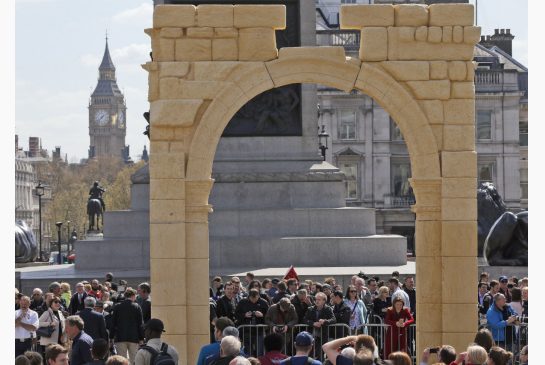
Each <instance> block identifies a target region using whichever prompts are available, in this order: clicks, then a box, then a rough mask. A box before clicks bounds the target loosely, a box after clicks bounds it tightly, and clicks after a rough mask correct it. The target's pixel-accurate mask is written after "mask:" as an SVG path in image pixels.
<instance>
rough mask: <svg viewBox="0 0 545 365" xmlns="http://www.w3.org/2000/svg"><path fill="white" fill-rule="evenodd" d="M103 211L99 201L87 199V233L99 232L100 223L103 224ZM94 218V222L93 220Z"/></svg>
mask: <svg viewBox="0 0 545 365" xmlns="http://www.w3.org/2000/svg"><path fill="white" fill-rule="evenodd" d="M103 213H104V210H103V209H102V203H101V201H100V200H99V199H92V198H91V199H89V200H88V201H87V215H88V216H89V231H99V230H100V223H99V222H100V221H102V224H104V218H103ZM95 218H96V220H95Z"/></svg>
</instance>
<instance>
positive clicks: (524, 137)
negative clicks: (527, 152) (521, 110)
mask: <svg viewBox="0 0 545 365" xmlns="http://www.w3.org/2000/svg"><path fill="white" fill-rule="evenodd" d="M519 144H520V146H521V147H528V121H524V122H523V121H520V122H519Z"/></svg>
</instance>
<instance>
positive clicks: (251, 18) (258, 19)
mask: <svg viewBox="0 0 545 365" xmlns="http://www.w3.org/2000/svg"><path fill="white" fill-rule="evenodd" d="M234 16H235V21H234V26H235V28H264V27H265V28H272V29H285V28H286V6H285V5H264V4H261V5H235V12H234Z"/></svg>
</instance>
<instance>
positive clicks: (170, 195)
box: [150, 179, 185, 200]
mask: <svg viewBox="0 0 545 365" xmlns="http://www.w3.org/2000/svg"><path fill="white" fill-rule="evenodd" d="M150 199H177V200H180V199H182V200H183V199H185V182H184V180H182V179H150Z"/></svg>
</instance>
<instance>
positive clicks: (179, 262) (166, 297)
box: [150, 155, 187, 307]
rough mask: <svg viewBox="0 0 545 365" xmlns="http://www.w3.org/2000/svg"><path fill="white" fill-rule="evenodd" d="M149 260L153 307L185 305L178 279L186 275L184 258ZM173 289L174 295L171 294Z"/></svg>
mask: <svg viewBox="0 0 545 365" xmlns="http://www.w3.org/2000/svg"><path fill="white" fill-rule="evenodd" d="M150 157H151V155H150ZM150 244H151V248H150V250H151V251H152V252H153V241H151V242H150ZM150 261H151V262H150V277H151V285H152V286H153V294H154V296H153V307H155V306H162V305H173V306H182V305H186V303H187V301H186V280H180V278H185V277H186V260H185V259H151V260H150ZM173 283H175V285H173ZM173 289H174V290H175V292H176V295H172V290H173Z"/></svg>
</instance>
